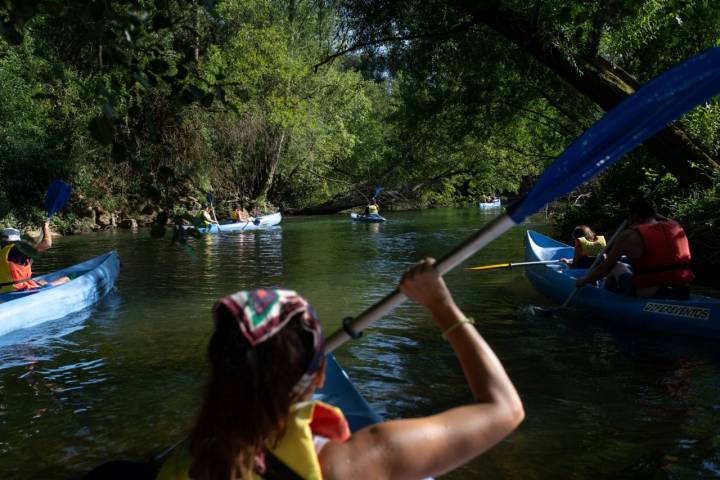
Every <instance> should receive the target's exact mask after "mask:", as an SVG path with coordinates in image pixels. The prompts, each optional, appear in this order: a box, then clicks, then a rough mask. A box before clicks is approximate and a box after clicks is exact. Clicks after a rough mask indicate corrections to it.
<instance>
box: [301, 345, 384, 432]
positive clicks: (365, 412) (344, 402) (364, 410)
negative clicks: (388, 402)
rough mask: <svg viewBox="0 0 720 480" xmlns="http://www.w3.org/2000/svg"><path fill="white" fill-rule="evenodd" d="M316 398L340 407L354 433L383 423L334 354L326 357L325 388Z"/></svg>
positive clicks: (318, 392)
mask: <svg viewBox="0 0 720 480" xmlns="http://www.w3.org/2000/svg"><path fill="white" fill-rule="evenodd" d="M315 398H316V399H318V400H322V401H323V402H325V403H329V404H330V405H334V406H336V407H339V408H340V409H341V410H342V411H343V413H344V414H345V418H347V421H348V424H349V425H350V431H352V432H356V431H358V430H360V429H361V428H364V427H366V426H368V425H372V424H374V423H378V422H381V421H382V419H381V418H380V416H379V415H378V414H377V413H375V412H374V411H373V409H372V408H371V407H370V405H368V403H367V402H366V401H365V399H364V398H363V397H362V396H361V395H360V392H358V391H357V389H356V388H355V386H354V385H353V384H352V382H351V381H350V378H349V377H348V375H347V373H345V370H343V369H342V368H341V367H340V365H338V363H337V361H336V360H335V356H333V355H332V354H328V355H327V357H326V366H325V386H324V387H323V388H322V389H321V390H318V391H317V392H316V393H315Z"/></svg>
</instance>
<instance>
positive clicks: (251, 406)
mask: <svg viewBox="0 0 720 480" xmlns="http://www.w3.org/2000/svg"><path fill="white" fill-rule="evenodd" d="M434 263H435V261H434V260H432V259H426V260H424V261H422V262H420V263H418V264H417V265H416V266H415V267H413V268H412V269H410V270H409V271H408V272H407V273H406V274H405V275H404V276H403V279H402V282H401V284H400V289H401V290H402V292H403V293H404V294H405V295H406V296H407V297H408V298H410V299H413V300H415V301H417V302H419V303H421V304H422V305H423V306H425V307H426V308H427V309H428V310H429V311H430V312H431V314H432V316H433V319H434V320H435V323H436V324H437V325H438V327H439V328H440V330H441V331H442V332H443V334H442V336H443V338H445V339H446V340H447V341H448V342H449V343H450V345H451V346H452V348H453V350H455V354H456V355H457V358H458V360H459V361H460V364H461V366H462V370H463V372H465V375H466V380H467V382H468V384H469V386H470V390H471V391H472V393H473V396H474V398H475V401H474V402H471V403H468V404H466V405H463V406H459V407H457V408H453V409H451V410H447V411H445V412H441V413H439V414H436V415H433V416H431V417H424V418H416V419H408V420H402V419H401V420H393V421H388V422H384V423H379V424H376V425H373V426H368V427H366V428H363V429H361V430H359V431H356V432H354V433H353V434H352V435H351V434H350V431H349V429H348V424H347V421H346V420H345V417H344V416H343V414H342V412H341V411H340V410H339V409H337V408H335V407H333V406H331V405H328V404H325V403H323V402H320V401H317V400H313V393H314V392H315V389H316V388H319V387H321V386H322V385H323V382H324V381H325V348H324V340H323V334H322V329H321V328H320V323H319V322H318V319H317V317H316V315H315V312H314V311H313V309H312V308H311V307H310V305H309V304H308V303H307V301H306V300H305V299H304V298H302V297H301V296H299V295H298V294H297V293H295V292H294V291H291V290H275V289H261V290H252V291H243V292H238V293H235V294H233V295H230V296H228V297H224V298H221V299H220V300H219V301H218V302H217V303H216V304H215V308H214V310H213V311H214V319H215V331H214V333H213V335H212V337H211V338H210V343H209V345H208V357H209V360H210V367H211V368H210V379H209V382H208V384H207V387H206V390H205V395H204V401H203V405H202V407H201V409H200V413H199V415H198V418H197V421H196V423H195V426H194V428H193V429H192V431H191V433H190V436H189V438H188V440H187V441H185V442H184V443H183V444H181V445H180V446H178V447H176V448H175V449H174V452H173V453H172V455H171V456H170V457H169V458H168V459H167V460H166V461H165V463H164V464H163V465H162V468H161V470H160V473H159V475H158V477H157V479H158V480H188V479H190V478H192V479H193V480H216V479H222V480H231V479H240V478H242V479H251V478H252V479H257V478H264V479H283V480H293V479H313V480H320V479H324V480H360V479H362V480H366V479H389V478H399V477H402V478H405V479H422V478H427V477H430V476H436V475H441V474H443V473H446V472H449V471H451V470H453V469H455V468H458V467H459V466H461V465H463V464H464V463H467V462H469V461H470V460H472V459H473V458H475V457H477V456H479V455H480V454H482V453H483V452H485V451H486V450H487V449H488V448H490V447H492V446H493V445H495V444H497V443H498V442H500V441H501V440H502V439H503V438H505V437H506V436H507V435H508V434H509V433H510V432H512V431H513V430H514V429H515V427H517V425H518V424H519V423H520V422H521V421H522V419H523V417H524V413H523V407H522V403H521V401H520V397H519V396H518V394H517V392H516V391H515V387H514V386H513V384H512V382H511V381H510V379H509V378H508V376H507V374H506V373H505V370H504V369H503V367H502V364H501V363H500V361H499V360H498V358H497V357H496V356H495V354H494V353H493V351H492V350H491V349H490V347H489V346H488V344H487V343H485V341H484V340H483V339H482V337H481V336H480V335H479V334H478V332H477V330H476V329H475V327H474V326H473V322H472V321H471V320H470V319H468V318H466V317H465V316H464V315H463V313H462V312H461V311H460V309H459V308H458V307H457V305H456V304H455V302H454V301H453V299H452V296H451V295H450V292H449V291H448V290H447V287H446V286H445V282H444V281H443V279H442V277H441V276H440V275H439V274H438V272H437V271H436V270H435V265H434Z"/></svg>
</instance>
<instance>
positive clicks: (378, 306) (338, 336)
mask: <svg viewBox="0 0 720 480" xmlns="http://www.w3.org/2000/svg"><path fill="white" fill-rule="evenodd" d="M513 226H515V222H514V221H513V220H512V219H511V218H510V217H509V216H508V215H507V214H505V215H501V216H499V217H497V218H496V219H495V220H493V221H491V222H490V223H488V224H486V225H485V226H484V227H483V228H482V229H480V230H479V231H478V232H477V233H475V234H474V235H473V236H472V237H470V238H468V239H467V240H465V242H463V243H462V244H460V245H458V246H457V247H456V248H455V249H454V250H452V251H451V252H450V253H448V254H447V255H445V256H444V257H443V258H441V259H440V260H439V261H438V262H437V264H436V265H435V268H436V269H437V271H438V272H439V273H440V275H445V274H446V273H448V272H449V271H450V270H452V269H453V268H455V267H456V266H458V265H459V264H461V263H462V262H464V261H465V260H467V259H468V258H469V257H471V256H472V255H474V254H475V253H476V252H477V251H478V250H480V249H481V248H483V247H484V246H486V245H487V244H489V243H490V242H492V241H493V240H495V239H496V238H497V237H499V236H500V235H502V234H503V233H505V232H506V231H507V230H509V229H510V228H512V227H513ZM405 300H407V297H406V296H405V295H404V294H403V293H402V292H400V289H398V288H396V289H395V290H393V291H392V292H391V293H390V294H389V295H387V296H386V297H385V298H383V299H382V300H380V301H379V302H377V303H375V304H374V305H373V306H371V307H370V308H368V309H367V310H365V311H364V312H363V313H362V314H360V315H359V316H358V317H356V318H354V319H352V321H350V322H348V329H349V330H350V331H352V332H354V333H356V334H359V333H360V332H362V331H363V330H365V329H366V328H367V327H368V326H369V325H370V324H371V323H373V322H374V321H376V320H378V319H380V318H381V317H383V316H384V315H386V314H388V313H390V312H391V311H393V309H395V307H397V306H399V305H402V304H403V302H405ZM352 338H353V337H352V336H350V334H349V333H348V332H347V331H346V330H345V329H344V328H340V329H338V330H337V331H336V332H335V333H333V334H332V335H330V337H328V338H327V340H326V344H325V348H326V350H327V352H328V353H332V352H333V351H335V349H337V348H338V347H340V346H342V345H343V344H344V343H345V342H347V341H348V340H350V339H352Z"/></svg>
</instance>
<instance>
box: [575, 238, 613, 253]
mask: <svg viewBox="0 0 720 480" xmlns="http://www.w3.org/2000/svg"><path fill="white" fill-rule="evenodd" d="M605 245H606V243H605V237H603V236H602V235H596V236H595V240H594V241H593V240H588V239H587V238H586V237H580V238H576V239H575V248H576V249H578V250H579V251H580V255H579V256H580V257H597V256H598V255H600V252H602V249H603V248H605Z"/></svg>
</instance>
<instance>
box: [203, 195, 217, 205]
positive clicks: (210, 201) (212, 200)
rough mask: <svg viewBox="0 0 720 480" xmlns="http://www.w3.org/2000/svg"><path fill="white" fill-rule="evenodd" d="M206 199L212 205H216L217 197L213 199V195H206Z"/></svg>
mask: <svg viewBox="0 0 720 480" xmlns="http://www.w3.org/2000/svg"><path fill="white" fill-rule="evenodd" d="M205 198H207V201H208V203H209V204H210V205H212V204H213V203H215V197H213V195H212V193H206V194H205Z"/></svg>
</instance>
